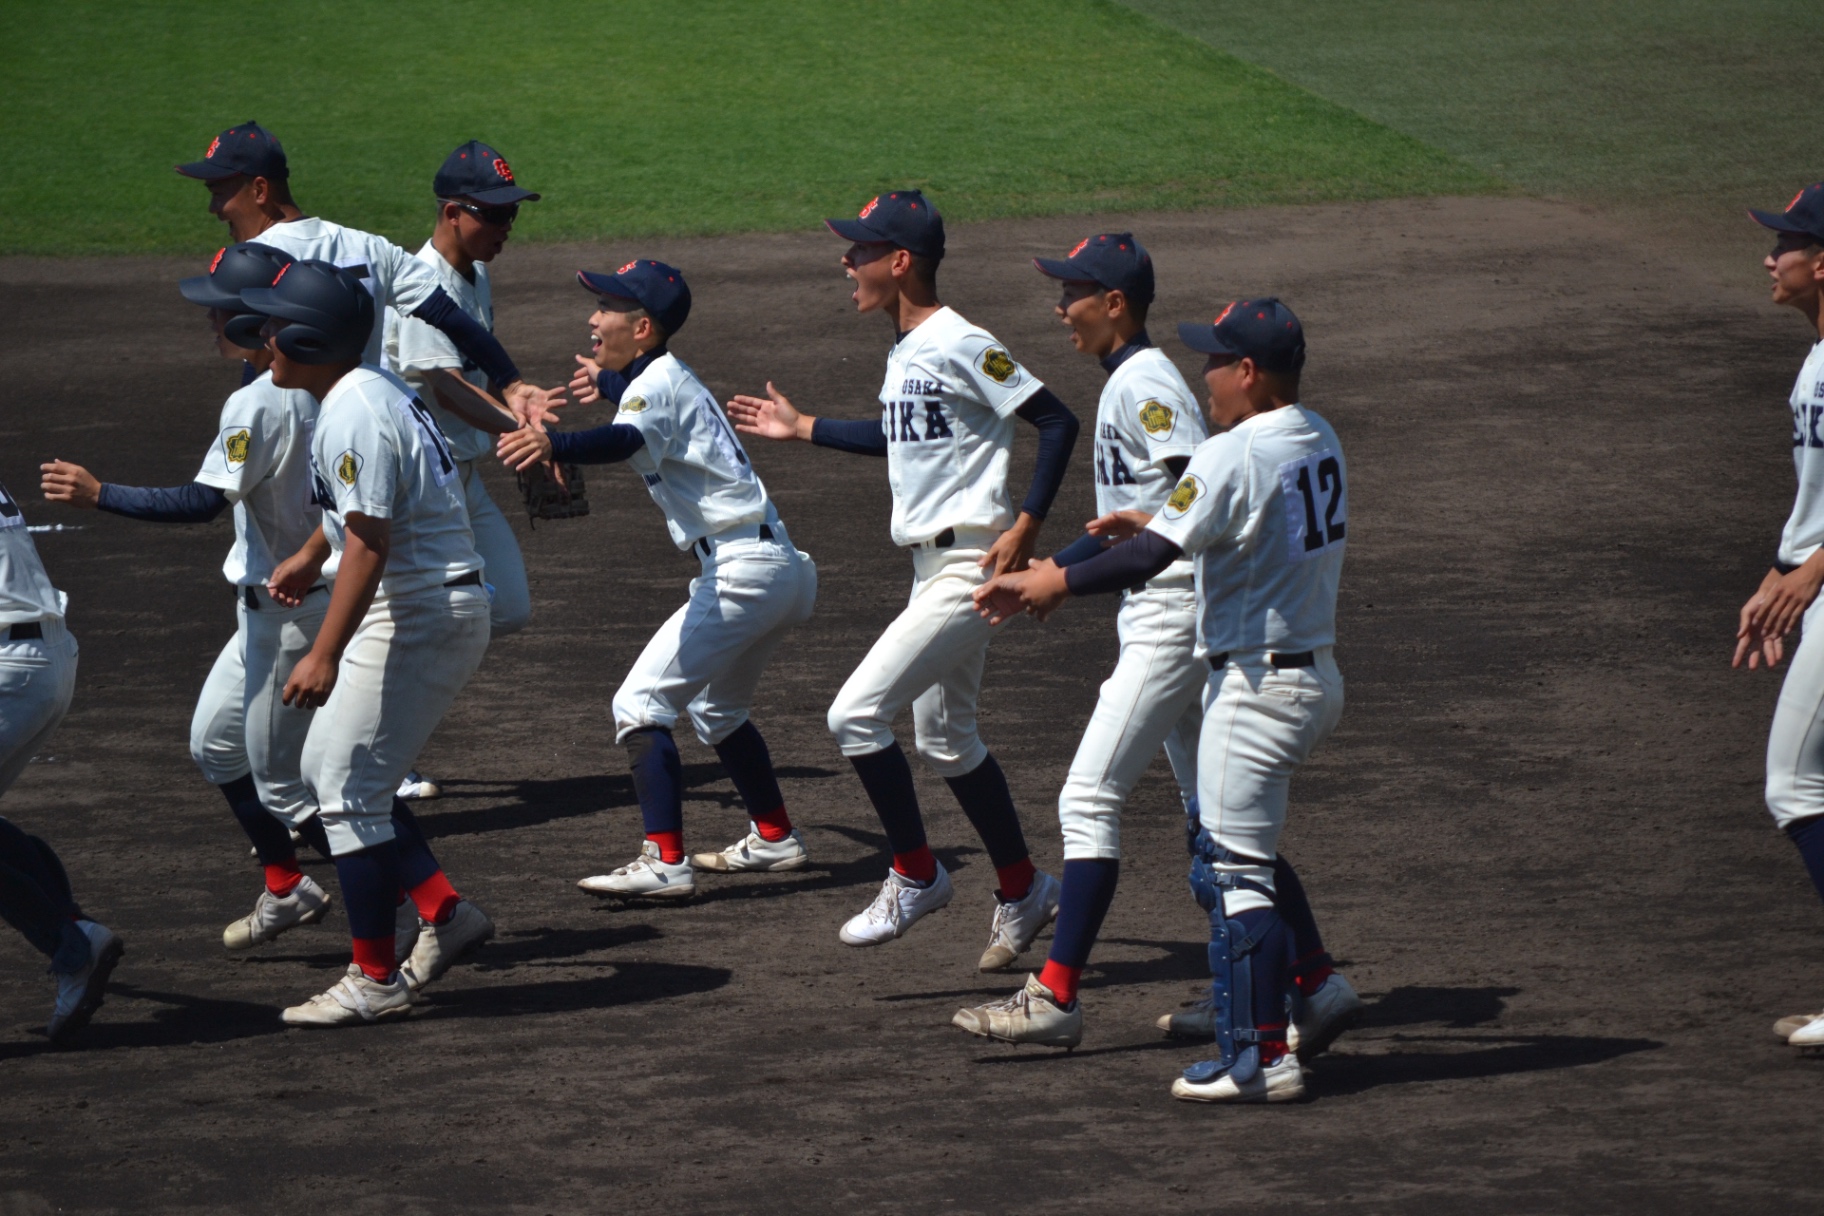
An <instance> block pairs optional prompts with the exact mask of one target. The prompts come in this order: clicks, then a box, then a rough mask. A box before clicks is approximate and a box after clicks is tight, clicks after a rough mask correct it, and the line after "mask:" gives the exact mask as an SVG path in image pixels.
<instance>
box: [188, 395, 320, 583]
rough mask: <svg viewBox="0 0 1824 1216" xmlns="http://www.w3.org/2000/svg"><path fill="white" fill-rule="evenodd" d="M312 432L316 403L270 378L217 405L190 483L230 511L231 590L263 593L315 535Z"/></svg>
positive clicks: (226, 566)
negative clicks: (221, 499)
mask: <svg viewBox="0 0 1824 1216" xmlns="http://www.w3.org/2000/svg"><path fill="white" fill-rule="evenodd" d="M316 425H317V399H316V398H315V397H312V396H311V395H310V394H309V393H306V392H304V391H302V390H301V389H286V388H280V387H279V386H278V385H276V384H274V383H273V382H272V373H271V372H264V373H262V374H261V375H260V377H259V378H258V379H256V380H255V381H254V382H253V383H252V384H249V385H247V386H246V387H244V388H242V389H240V390H238V391H237V392H235V393H234V394H233V395H232V396H230V397H229V398H228V400H227V401H226V402H224V403H223V405H222V415H221V419H220V421H219V422H218V423H217V424H216V427H217V430H216V436H215V441H214V442H213V443H211V444H210V445H209V451H208V454H207V455H205V456H204V457H203V467H202V471H201V472H199V473H197V475H196V480H197V481H199V482H201V483H202V484H203V485H206V486H214V487H215V488H216V489H218V490H220V491H221V492H222V493H223V494H224V495H225V496H226V497H227V499H228V501H229V502H231V503H233V504H234V547H233V548H232V549H230V550H229V551H228V560H226V561H225V562H223V563H222V575H223V577H225V578H226V579H227V580H228V581H229V582H230V583H233V584H234V585H235V586H237V587H263V586H265V585H266V581H267V580H268V579H269V578H271V577H272V572H273V570H274V569H275V568H276V567H277V566H278V564H279V563H280V562H281V561H283V560H285V559H286V558H288V557H290V556H291V555H292V554H294V553H296V552H297V551H298V550H299V549H301V548H303V547H304V542H305V541H307V540H309V539H310V536H311V533H313V532H315V531H316V530H317V524H318V523H319V522H320V521H321V519H322V510H321V508H319V507H318V506H317V504H316V501H315V498H314V486H313V485H312V482H311V474H310V439H311V433H312V432H313V431H314V430H315V429H316Z"/></svg>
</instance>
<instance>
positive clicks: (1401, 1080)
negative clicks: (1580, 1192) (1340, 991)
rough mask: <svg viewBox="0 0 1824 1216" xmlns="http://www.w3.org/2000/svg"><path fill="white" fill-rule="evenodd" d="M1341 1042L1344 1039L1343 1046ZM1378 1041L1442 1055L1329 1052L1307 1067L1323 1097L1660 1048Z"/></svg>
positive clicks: (1602, 1041)
mask: <svg viewBox="0 0 1824 1216" xmlns="http://www.w3.org/2000/svg"><path fill="white" fill-rule="evenodd" d="M1346 1041H1347V1040H1345V1042H1346ZM1377 1042H1379V1043H1388V1044H1403V1043H1437V1044H1440V1045H1448V1047H1447V1049H1446V1050H1442V1051H1401V1050H1395V1051H1388V1052H1376V1053H1375V1054H1373V1055H1354V1054H1341V1053H1332V1054H1330V1055H1326V1056H1323V1057H1321V1058H1319V1059H1318V1060H1316V1061H1315V1062H1314V1063H1313V1065H1312V1074H1313V1083H1314V1087H1315V1088H1316V1090H1317V1093H1318V1094H1319V1095H1320V1096H1323V1097H1341V1096H1343V1095H1346V1094H1358V1093H1362V1092H1364V1091H1366V1090H1370V1089H1377V1088H1379V1087H1380V1086H1383V1085H1413V1084H1418V1083H1420V1082H1427V1081H1463V1080H1468V1079H1470V1078H1474V1077H1501V1076H1509V1075H1512V1074H1514V1073H1526V1072H1544V1071H1547V1070H1550V1069H1558V1068H1582V1067H1584V1066H1585V1065H1589V1064H1601V1063H1603V1062H1605V1061H1608V1060H1613V1059H1617V1058H1619V1057H1621V1056H1625V1055H1632V1054H1634V1053H1635V1052H1640V1051H1655V1050H1657V1049H1659V1048H1661V1047H1664V1046H1665V1044H1664V1043H1661V1042H1659V1041H1657V1040H1654V1039H1608V1038H1599V1037H1596V1036H1593V1035H1568V1034H1528V1035H1488V1036H1485V1035H1478V1036H1476V1037H1474V1038H1463V1037H1458V1036H1453V1035H1397V1036H1394V1037H1392V1038H1390V1039H1381V1040H1378V1041H1377Z"/></svg>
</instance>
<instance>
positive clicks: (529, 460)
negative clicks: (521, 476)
mask: <svg viewBox="0 0 1824 1216" xmlns="http://www.w3.org/2000/svg"><path fill="white" fill-rule="evenodd" d="M495 451H496V452H497V453H498V454H499V456H500V462H501V463H502V464H504V465H506V466H507V467H508V468H509V469H512V470H513V471H514V472H515V473H523V472H525V471H526V470H527V469H529V468H531V467H532V466H533V465H535V464H542V463H543V462H545V461H547V460H549V459H551V436H549V435H547V434H545V433H544V432H543V431H541V430H538V429H536V428H534V427H529V426H528V427H522V428H521V429H519V430H517V431H508V432H507V433H506V434H504V435H502V436H501V437H500V439H499V440H498V441H497V443H496V446H495Z"/></svg>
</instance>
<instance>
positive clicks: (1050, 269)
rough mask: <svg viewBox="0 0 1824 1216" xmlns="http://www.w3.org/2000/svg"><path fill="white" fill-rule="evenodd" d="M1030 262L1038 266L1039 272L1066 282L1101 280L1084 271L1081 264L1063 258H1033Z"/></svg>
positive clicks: (1097, 281)
mask: <svg viewBox="0 0 1824 1216" xmlns="http://www.w3.org/2000/svg"><path fill="white" fill-rule="evenodd" d="M1032 264H1033V265H1034V266H1037V267H1038V268H1039V273H1040V274H1042V275H1045V276H1046V277H1047V278H1053V279H1063V280H1064V281H1065V282H1066V283H1095V284H1097V285H1098V286H1099V285H1100V284H1101V282H1102V280H1101V279H1098V278H1097V277H1096V276H1095V275H1093V274H1087V273H1085V272H1084V270H1083V268H1082V267H1081V266H1078V265H1077V264H1076V263H1075V262H1072V261H1069V260H1068V259H1065V258H1034V259H1032Z"/></svg>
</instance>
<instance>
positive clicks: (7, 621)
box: [0, 485, 70, 625]
mask: <svg viewBox="0 0 1824 1216" xmlns="http://www.w3.org/2000/svg"><path fill="white" fill-rule="evenodd" d="M69 602H70V601H69V597H68V596H66V595H65V594H64V593H63V592H61V591H59V590H57V588H55V587H53V586H51V576H50V575H48V574H46V573H45V572H44V563H43V562H41V561H39V560H38V547H37V546H36V545H34V544H33V543H32V534H31V533H30V532H28V531H27V530H26V527H25V512H23V511H21V510H20V509H19V504H18V502H17V501H15V500H14V498H13V496H12V495H11V494H8V493H7V492H6V487H5V486H3V485H0V625H18V624H22V623H25V622H28V621H60V620H62V619H63V614H64V610H65V608H66V607H67V606H68V605H69Z"/></svg>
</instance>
